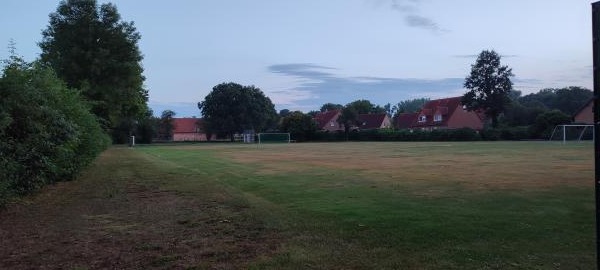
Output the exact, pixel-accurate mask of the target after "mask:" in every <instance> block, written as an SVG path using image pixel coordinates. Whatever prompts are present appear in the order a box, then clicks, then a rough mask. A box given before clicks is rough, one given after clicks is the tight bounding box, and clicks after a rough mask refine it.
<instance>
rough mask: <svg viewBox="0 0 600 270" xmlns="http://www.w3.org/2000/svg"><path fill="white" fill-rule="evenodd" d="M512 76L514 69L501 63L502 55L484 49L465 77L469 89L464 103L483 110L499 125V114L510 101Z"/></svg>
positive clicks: (494, 125) (493, 124) (463, 99)
mask: <svg viewBox="0 0 600 270" xmlns="http://www.w3.org/2000/svg"><path fill="white" fill-rule="evenodd" d="M512 76H513V74H512V69H510V68H509V67H508V66H501V65H500V55H498V54H497V53H496V52H495V51H493V50H492V51H487V50H484V51H482V52H481V53H480V54H479V56H478V57H477V61H476V62H475V64H474V65H471V73H470V75H469V76H468V77H467V78H466V79H465V83H464V87H465V88H467V89H468V90H469V91H467V93H465V94H464V95H463V97H462V100H461V102H462V104H463V105H465V106H466V107H467V109H468V110H471V111H473V110H483V111H484V112H485V114H486V116H488V117H490V118H491V119H492V126H493V127H497V126H498V116H499V115H500V114H501V113H502V112H503V111H504V110H505V108H506V105H507V104H508V103H509V102H510V99H509V96H508V94H509V93H510V91H511V90H512V82H511V81H510V77H512Z"/></svg>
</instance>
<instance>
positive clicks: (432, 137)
mask: <svg viewBox="0 0 600 270" xmlns="http://www.w3.org/2000/svg"><path fill="white" fill-rule="evenodd" d="M481 139H482V138H481V136H480V134H479V133H478V132H477V131H476V130H473V129H470V128H460V129H439V130H433V131H420V130H393V129H373V130H355V131H352V132H350V133H348V136H347V140H350V141H479V140H481ZM315 140H317V141H343V140H346V135H345V134H344V133H341V132H323V131H321V132H317V133H316V134H315Z"/></svg>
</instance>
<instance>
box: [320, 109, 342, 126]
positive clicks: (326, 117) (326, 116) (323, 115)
mask: <svg viewBox="0 0 600 270" xmlns="http://www.w3.org/2000/svg"><path fill="white" fill-rule="evenodd" d="M340 113H341V111H340V110H332V111H324V112H320V113H317V115H315V121H316V122H317V127H318V128H319V129H324V128H325V127H326V126H327V124H328V123H329V122H331V121H332V120H333V118H335V117H336V116H337V115H338V114H340Z"/></svg>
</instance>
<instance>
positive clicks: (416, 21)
mask: <svg viewBox="0 0 600 270" xmlns="http://www.w3.org/2000/svg"><path fill="white" fill-rule="evenodd" d="M404 20H406V24H408V26H412V27H421V28H425V29H429V30H431V31H434V32H440V31H443V30H442V29H441V28H440V27H439V26H438V25H437V23H435V22H433V21H432V20H431V19H429V18H425V17H423V16H420V15H408V16H406V17H404Z"/></svg>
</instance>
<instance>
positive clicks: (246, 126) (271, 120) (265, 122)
mask: <svg viewBox="0 0 600 270" xmlns="http://www.w3.org/2000/svg"><path fill="white" fill-rule="evenodd" d="M198 108H199V109H200V111H201V112H202V115H203V116H204V124H205V127H204V128H205V130H207V129H208V130H211V132H212V131H214V132H216V133H217V134H222V135H228V136H229V137H230V139H231V140H233V134H235V133H238V132H239V133H241V132H242V131H244V130H254V131H255V132H261V131H264V130H266V129H268V128H270V127H272V126H273V125H274V124H275V123H276V121H277V112H276V111H275V106H274V105H273V103H272V102H271V99H269V98H268V97H267V96H265V95H264V93H263V92H262V91H261V90H260V89H259V88H257V87H255V86H242V85H239V84H237V83H233V82H230V83H221V84H219V85H216V86H215V87H213V90H212V91H211V92H210V93H209V94H208V95H207V96H206V98H205V99H204V101H202V102H199V103H198Z"/></svg>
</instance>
